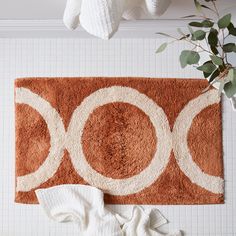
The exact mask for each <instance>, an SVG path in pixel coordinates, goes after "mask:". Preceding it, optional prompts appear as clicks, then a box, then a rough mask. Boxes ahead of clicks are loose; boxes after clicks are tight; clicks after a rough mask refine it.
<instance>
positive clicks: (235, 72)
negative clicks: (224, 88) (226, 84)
mask: <svg viewBox="0 0 236 236" xmlns="http://www.w3.org/2000/svg"><path fill="white" fill-rule="evenodd" d="M227 78H228V79H229V81H231V82H232V83H233V84H234V85H236V69H234V68H232V69H230V70H229V73H228V75H227Z"/></svg>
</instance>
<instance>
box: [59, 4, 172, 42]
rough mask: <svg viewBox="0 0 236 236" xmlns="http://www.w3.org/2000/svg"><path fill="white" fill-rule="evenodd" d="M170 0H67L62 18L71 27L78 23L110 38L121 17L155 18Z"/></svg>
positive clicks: (98, 34) (90, 30)
mask: <svg viewBox="0 0 236 236" xmlns="http://www.w3.org/2000/svg"><path fill="white" fill-rule="evenodd" d="M170 3H171V0H116V1H114V0H67V3H66V8H65V11H64V17H63V21H64V24H65V25H66V27H67V28H68V29H70V30H72V29H75V28H76V27H77V26H78V25H79V24H81V26H82V27H83V28H84V29H85V30H86V31H87V32H89V33H90V34H92V35H95V36H97V37H99V38H102V39H109V38H110V37H112V36H113V34H114V33H115V32H116V31H117V30H118V27H119V24H120V20H121V19H122V18H124V19H126V20H133V19H140V18H141V19H145V18H149V19H150V18H155V17H156V16H160V15H162V14H163V13H164V12H165V11H166V10H167V8H168V7H169V5H170Z"/></svg>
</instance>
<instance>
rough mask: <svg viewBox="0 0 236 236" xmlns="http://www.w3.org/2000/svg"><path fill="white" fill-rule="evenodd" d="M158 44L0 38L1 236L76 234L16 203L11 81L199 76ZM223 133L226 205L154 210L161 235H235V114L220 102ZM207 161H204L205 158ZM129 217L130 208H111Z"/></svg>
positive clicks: (38, 211)
mask: <svg viewBox="0 0 236 236" xmlns="http://www.w3.org/2000/svg"><path fill="white" fill-rule="evenodd" d="M162 41H163V40H161V39H156V40H155V39H112V40H111V41H101V40H97V39H91V38H90V39H0V236H6V235H7V236H9V235H11V236H13V235H14V236H37V235H40V236H49V235H50V236H53V235H58V236H61V235H70V236H71V235H72V236H73V235H78V232H77V228H76V227H75V226H73V225H71V224H58V223H54V222H52V221H50V220H48V219H47V217H46V216H45V215H44V213H43V212H42V210H41V208H40V207H39V206H37V205H36V206H35V205H20V204H15V203H14V107H13V95H14V93H13V80H14V78H16V77H22V76H23V77H25V76H153V77H177V78H181V77H182V78H183V77H184V78H188V77H189V78H190V77H199V76H200V74H198V73H197V72H195V71H193V70H192V69H191V68H189V69H186V70H182V69H181V68H180V66H179V63H178V55H179V52H180V50H181V49H182V48H183V47H186V45H179V46H178V45H175V46H171V47H170V48H169V49H168V50H167V51H166V52H165V53H163V54H161V55H158V56H157V55H156V54H155V49H156V48H157V45H159V44H160V43H161V42H162ZM223 105H224V107H223V108H224V109H223V110H224V111H223V134H224V162H225V179H226V203H225V204H224V205H209V206H207V205H206V206H158V208H159V209H160V210H161V212H162V213H163V214H164V215H165V216H166V217H167V218H168V219H169V221H170V224H169V225H168V226H167V227H165V228H164V230H167V231H168V229H169V228H170V229H174V228H176V229H182V230H184V231H185V233H186V235H191V236H196V235H199V236H206V235H212V236H222V235H236V224H235V219H236V209H235V205H236V178H235V175H236V174H235V172H234V168H236V161H235V158H236V155H235V154H234V153H236V145H235V144H236V112H235V113H233V111H232V110H231V108H230V104H229V103H228V102H226V101H224V104H223ZM206 158H207V157H206ZM115 208H116V209H117V210H118V211H127V212H129V207H119V206H116V207H115Z"/></svg>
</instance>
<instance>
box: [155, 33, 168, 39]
mask: <svg viewBox="0 0 236 236" xmlns="http://www.w3.org/2000/svg"><path fill="white" fill-rule="evenodd" d="M156 34H159V35H162V36H165V37H170V38H172V36H171V35H169V34H166V33H162V32H157V33H156Z"/></svg>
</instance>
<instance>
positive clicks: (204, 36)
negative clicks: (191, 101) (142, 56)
mask: <svg viewBox="0 0 236 236" xmlns="http://www.w3.org/2000/svg"><path fill="white" fill-rule="evenodd" d="M200 1H203V0H194V4H195V7H196V9H197V10H198V12H200V15H190V16H186V17H184V18H190V17H196V16H198V17H199V18H201V20H195V21H193V22H190V23H189V24H188V31H189V33H183V32H182V30H181V29H179V28H178V29H177V31H178V32H179V34H180V35H181V37H180V38H178V37H175V36H170V35H167V34H164V33H159V34H161V35H164V36H168V37H171V38H172V39H174V40H172V41H171V42H169V43H164V44H162V45H160V47H159V48H158V49H157V53H159V52H162V51H164V50H165V48H166V47H167V45H168V44H172V43H174V42H176V41H182V40H183V41H184V42H187V43H189V44H191V45H193V48H192V49H191V50H183V51H182V52H181V54H180V57H179V60H180V64H181V67H182V68H185V67H186V66H188V65H192V66H194V67H196V69H197V70H199V71H202V72H203V76H204V78H206V79H208V81H209V83H210V85H211V84H214V83H217V82H220V83H221V84H220V86H219V87H220V89H219V94H220V93H221V92H222V90H223V89H224V91H225V93H226V95H227V96H228V97H232V96H233V95H234V94H236V66H232V65H231V64H230V63H229V62H228V54H229V53H236V44H235V40H234V41H233V42H228V41H227V42H226V38H228V37H229V36H236V28H235V27H234V25H233V23H232V22H231V14H227V15H225V16H220V14H219V11H218V9H217V5H216V3H215V0H211V2H212V5H213V9H212V8H211V7H209V6H207V5H203V4H201V3H200ZM205 2H209V1H207V0H205ZM204 8H205V9H208V10H211V11H213V12H214V13H215V14H216V16H217V21H214V20H212V19H210V18H209V17H207V15H206V14H205V12H204V11H203V10H204ZM215 25H217V26H218V27H215ZM226 30H227V31H226ZM226 32H228V34H227V35H226ZM203 40H205V42H206V45H207V48H205V47H204V46H203V45H202V44H201V41H203ZM201 53H207V55H208V56H209V58H208V60H206V61H205V62H204V63H202V64H201V65H200V66H199V62H200V57H201V56H200V54H201ZM201 55H202V54H201Z"/></svg>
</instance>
